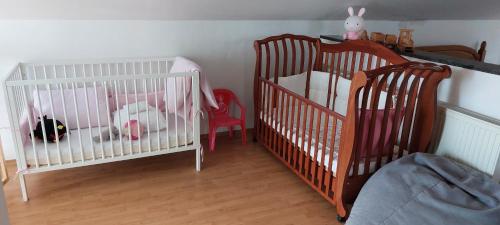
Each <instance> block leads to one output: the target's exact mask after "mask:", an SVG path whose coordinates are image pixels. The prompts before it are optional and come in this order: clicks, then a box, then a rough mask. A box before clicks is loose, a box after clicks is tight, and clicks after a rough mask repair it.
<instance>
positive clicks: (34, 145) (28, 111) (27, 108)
mask: <svg viewBox="0 0 500 225" xmlns="http://www.w3.org/2000/svg"><path fill="white" fill-rule="evenodd" d="M27 92H28V91H27V90H26V86H23V93H24V99H26V101H25V102H24V104H25V107H26V108H25V109H26V113H27V114H28V126H29V127H30V128H29V129H30V130H29V131H30V135H31V138H30V139H31V144H32V146H33V155H34V158H35V166H36V168H38V167H40V164H39V162H38V152H37V150H36V143H35V133H34V132H33V130H34V129H35V127H34V126H33V125H34V121H32V119H33V114H32V113H33V112H32V110H31V107H30V106H29V104H28V101H27V99H28V94H27Z"/></svg>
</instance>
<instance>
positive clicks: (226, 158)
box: [5, 136, 339, 225]
mask: <svg viewBox="0 0 500 225" xmlns="http://www.w3.org/2000/svg"><path fill="white" fill-rule="evenodd" d="M249 140H251V139H249ZM217 141H218V143H217V149H216V152H215V153H209V152H207V151H205V161H204V163H203V167H202V171H201V172H200V173H196V172H195V157H194V151H190V152H185V153H178V154H171V155H165V156H157V157H151V158H145V159H136V160H130V161H124V162H118V163H109V164H104V165H97V166H90V167H83V168H76V169H69V170H62V171H55V172H48V173H41V174H33V175H28V176H27V183H28V192H29V196H30V201H29V202H27V203H24V202H23V201H22V200H21V196H20V192H19V182H18V180H16V179H15V178H12V179H11V180H10V182H8V183H7V185H6V187H5V191H6V195H7V196H6V197H7V202H8V209H9V214H10V220H11V223H12V225H21V224H36V225H40V224H84V225H98V224H113V225H114V224H231V225H238V224H314V225H316V224H339V223H338V222H337V221H336V212H335V208H334V207H333V206H332V205H330V204H329V203H327V201H326V200H324V199H322V197H321V196H320V195H318V194H317V193H316V192H315V191H313V190H312V189H310V188H309V187H308V186H307V185H306V184H305V183H303V182H302V181H301V180H300V179H299V178H298V177H296V176H295V175H294V174H292V173H291V172H290V171H288V169H287V168H286V167H285V166H284V165H282V164H281V163H280V162H279V161H277V160H276V159H275V158H274V157H273V156H272V155H271V154H270V153H268V152H266V151H265V150H264V148H262V147H261V146H259V145H258V144H256V143H252V142H249V143H248V144H247V145H245V146H242V145H240V140H239V138H236V139H233V140H231V139H228V138H226V137H223V136H221V137H218V139H217ZM205 149H206V148H205ZM15 170H16V168H15V165H14V163H13V162H9V172H10V174H11V176H12V174H15Z"/></svg>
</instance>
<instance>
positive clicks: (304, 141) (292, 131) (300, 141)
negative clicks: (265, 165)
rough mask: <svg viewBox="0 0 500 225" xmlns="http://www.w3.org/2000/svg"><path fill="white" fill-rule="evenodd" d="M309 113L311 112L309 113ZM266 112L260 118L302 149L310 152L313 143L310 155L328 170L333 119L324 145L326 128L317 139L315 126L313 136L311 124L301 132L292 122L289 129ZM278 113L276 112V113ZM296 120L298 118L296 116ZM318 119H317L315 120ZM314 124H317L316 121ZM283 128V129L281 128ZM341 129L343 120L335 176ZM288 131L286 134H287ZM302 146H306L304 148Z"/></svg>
mask: <svg viewBox="0 0 500 225" xmlns="http://www.w3.org/2000/svg"><path fill="white" fill-rule="evenodd" d="M274 113H276V111H274ZM308 114H309V113H308ZM265 115H266V114H265V113H264V112H261V113H260V118H261V119H263V120H264V121H266V123H267V124H268V125H269V126H271V127H272V128H273V129H274V128H275V127H276V129H279V130H281V131H280V133H281V135H283V136H285V137H286V138H287V139H288V140H291V141H292V143H294V144H296V145H297V146H299V147H300V150H302V149H304V151H305V152H308V151H309V144H310V143H311V148H310V150H311V151H310V152H309V156H310V157H314V155H315V154H317V155H316V162H318V164H319V163H321V162H323V165H324V166H325V170H328V166H329V165H330V154H331V153H332V151H331V147H330V146H331V143H332V142H331V141H332V140H331V136H332V135H331V132H330V131H332V130H333V119H330V120H329V123H328V130H329V132H328V134H327V138H326V139H327V140H326V146H325V147H323V143H324V138H323V134H324V130H323V129H321V130H320V131H319V135H318V137H319V138H318V139H316V129H315V128H313V129H312V137H310V136H309V126H306V129H302V128H299V132H297V127H296V125H294V127H293V128H291V127H290V124H291V123H290V122H289V123H288V129H286V130H285V127H284V126H285V125H284V124H283V126H281V125H282V124H281V123H280V122H279V119H277V120H275V119H273V118H271V117H270V116H269V117H268V118H265ZM275 115H276V114H275ZM303 116H304V112H302V114H301V117H303ZM309 118H310V117H309V116H308V119H307V121H306V125H307V124H309V123H310V122H309V121H310V119H309ZM295 120H296V118H295ZM301 121H302V119H301ZM314 121H316V120H314ZM313 124H316V123H315V122H314V123H313ZM321 124H322V127H323V126H324V125H323V124H324V122H322V123H321ZM300 126H302V123H301V124H300ZM280 128H281V129H280ZM341 129H342V123H341V122H338V123H337V126H336V135H335V137H334V140H335V142H334V151H333V162H332V167H331V168H332V172H333V175H334V176H335V174H336V171H337V160H338V159H337V158H338V157H337V156H338V151H339V143H340V132H341ZM303 130H305V131H306V133H305V135H304V138H302V131H303ZM285 133H286V134H285ZM297 134H298V138H297ZM316 140H319V143H318V144H317V148H318V152H317V153H316ZM302 146H304V147H303V148H302ZM323 149H325V158H324V160H323V159H322V152H323ZM398 150H399V149H398V148H397V146H396V147H395V148H394V155H393V158H395V156H396V155H397V154H398ZM386 161H387V157H383V158H382V164H384V162H386ZM374 162H376V158H373V159H372V160H370V170H369V171H370V172H374V171H375V166H376V164H375V163H374ZM349 174H350V175H352V169H351V171H350V173H349ZM362 174H364V163H360V164H359V170H358V175H362Z"/></svg>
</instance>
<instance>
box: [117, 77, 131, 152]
mask: <svg viewBox="0 0 500 225" xmlns="http://www.w3.org/2000/svg"><path fill="white" fill-rule="evenodd" d="M125 68H126V67H125ZM124 86H125V104H126V106H127V122H125V124H128V131H129V132H128V143H129V147H130V154H131V155H133V154H134V150H133V148H132V133H131V132H130V124H129V122H130V105H129V101H128V85H127V81H126V80H124ZM120 123H121V121H120ZM125 124H120V126H124V125H125Z"/></svg>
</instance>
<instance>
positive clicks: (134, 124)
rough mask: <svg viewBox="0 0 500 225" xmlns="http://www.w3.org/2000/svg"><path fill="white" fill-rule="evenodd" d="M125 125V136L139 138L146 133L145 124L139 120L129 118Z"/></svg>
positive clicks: (133, 138) (132, 138)
mask: <svg viewBox="0 0 500 225" xmlns="http://www.w3.org/2000/svg"><path fill="white" fill-rule="evenodd" d="M123 127H124V128H123V136H125V137H129V138H130V139H131V140H137V139H139V137H140V136H142V134H143V133H144V126H142V124H141V123H139V121H137V120H129V121H128V122H127V123H125V125H124V126H123Z"/></svg>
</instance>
